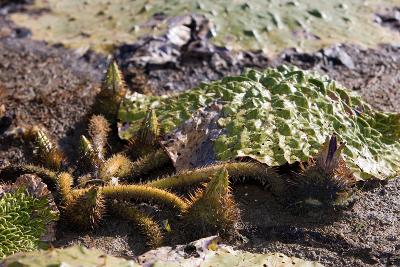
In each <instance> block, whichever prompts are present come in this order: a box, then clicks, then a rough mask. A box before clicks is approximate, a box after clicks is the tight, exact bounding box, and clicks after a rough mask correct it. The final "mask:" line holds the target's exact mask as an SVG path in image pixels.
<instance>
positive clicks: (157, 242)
mask: <svg viewBox="0 0 400 267" xmlns="http://www.w3.org/2000/svg"><path fill="white" fill-rule="evenodd" d="M108 206H109V208H110V210H111V212H112V213H114V214H116V215H117V216H119V217H121V218H123V219H127V220H132V221H133V222H134V223H135V224H136V225H138V226H139V228H140V230H141V231H142V233H143V235H145V236H146V239H147V245H148V246H149V247H150V248H157V247H159V246H161V245H162V242H163V235H162V232H161V229H160V226H159V225H158V223H156V222H155V221H154V220H153V219H152V218H151V217H150V216H148V215H146V214H145V213H143V212H142V211H140V210H139V209H137V208H136V207H134V206H132V204H128V203H126V202H122V201H110V204H109V205H108Z"/></svg>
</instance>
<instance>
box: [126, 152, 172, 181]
mask: <svg viewBox="0 0 400 267" xmlns="http://www.w3.org/2000/svg"><path fill="white" fill-rule="evenodd" d="M169 162H170V158H169V157H168V155H167V154H166V152H165V151H164V150H162V149H158V150H156V151H154V152H151V153H149V154H147V155H146V156H144V157H143V158H141V159H139V160H137V161H135V162H134V163H133V165H132V173H131V175H130V176H129V180H130V181H135V180H138V178H140V177H143V176H145V175H147V174H149V173H150V172H151V171H153V170H155V169H157V168H159V167H161V166H163V165H165V164H168V163H169Z"/></svg>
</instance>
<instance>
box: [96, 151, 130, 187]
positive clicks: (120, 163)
mask: <svg viewBox="0 0 400 267" xmlns="http://www.w3.org/2000/svg"><path fill="white" fill-rule="evenodd" d="M132 170H133V163H132V161H130V160H129V159H128V158H127V157H126V156H125V155H122V154H115V155H113V156H112V157H111V158H109V159H108V160H107V161H106V162H105V163H104V164H103V165H102V166H101V168H100V172H99V177H100V179H101V180H103V181H104V182H109V181H110V180H111V179H112V178H113V177H117V178H124V177H126V176H128V175H130V174H131V173H132Z"/></svg>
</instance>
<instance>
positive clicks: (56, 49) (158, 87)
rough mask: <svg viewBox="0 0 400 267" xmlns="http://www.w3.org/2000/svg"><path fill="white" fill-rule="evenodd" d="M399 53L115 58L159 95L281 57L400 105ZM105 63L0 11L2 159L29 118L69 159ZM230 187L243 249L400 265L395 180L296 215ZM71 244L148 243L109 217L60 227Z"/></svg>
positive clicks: (129, 246) (127, 53)
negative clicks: (350, 200) (152, 60)
mask: <svg viewBox="0 0 400 267" xmlns="http://www.w3.org/2000/svg"><path fill="white" fill-rule="evenodd" d="M186 52H187V51H186ZM399 52H400V47H396V46H390V45H383V46H381V47H379V48H376V49H363V48H360V47H356V46H352V45H340V46H336V47H331V48H329V49H324V50H321V51H319V52H317V53H313V54H303V53H297V52H296V51H291V50H288V51H284V52H283V53H282V54H281V55H280V56H279V57H277V58H275V59H267V58H265V57H264V56H263V55H261V54H260V53H250V52H241V53H237V54H231V53H229V52H227V51H224V52H223V53H219V52H218V51H217V52H215V51H214V52H213V53H200V54H199V53H186V54H185V53H183V54H185V56H181V57H179V59H178V61H177V62H174V64H163V65H156V66H155V65H145V66H136V65H135V64H133V63H132V62H130V60H129V59H130V58H132V57H134V55H135V49H133V48H132V47H131V48H129V47H121V48H120V49H119V50H117V52H116V58H117V59H118V60H119V63H120V64H121V66H122V67H123V72H124V73H125V74H126V75H127V77H128V84H129V85H130V86H131V89H133V90H139V91H140V90H141V88H135V86H136V87H137V86H138V82H137V79H136V78H135V77H136V76H135V75H136V74H135V73H137V69H139V68H140V69H141V70H142V71H143V72H144V74H145V76H146V77H147V79H148V82H145V84H144V85H145V86H149V87H150V88H151V90H150V91H152V92H153V93H159V94H160V93H169V92H172V91H175V90H184V89H186V88H190V87H193V86H196V85H198V84H199V83H201V82H206V81H209V80H215V79H220V78H222V77H223V76H226V75H229V74H238V73H240V72H241V71H242V70H243V69H244V68H246V67H255V68H263V67H267V66H274V65H279V64H282V63H284V64H294V65H297V66H300V67H302V68H305V69H315V70H317V71H319V72H322V73H325V74H327V75H329V76H330V77H331V78H334V79H336V80H337V81H339V82H341V83H342V84H343V85H345V86H347V87H348V88H350V89H353V90H355V91H357V92H359V93H360V94H361V95H362V96H363V97H364V99H366V100H367V101H368V102H369V103H370V104H371V105H373V106H374V107H376V108H378V109H382V110H387V111H398V112H399V111H400V90H399V88H398V84H399V81H400V72H399V70H400V53H399ZM105 62H106V58H104V57H102V56H99V55H95V54H93V53H89V54H86V55H84V56H83V57H81V56H78V55H76V54H75V53H74V51H70V50H68V49H65V48H63V47H60V46H49V45H47V44H45V43H42V42H36V41H32V40H31V39H29V32H26V30H24V29H18V28H16V27H15V26H14V25H13V24H12V23H10V22H8V21H7V20H6V18H5V16H0V89H1V90H0V91H1V92H2V94H1V96H2V98H1V99H0V100H1V103H3V104H4V105H5V109H6V112H5V117H7V118H8V119H6V120H5V121H3V120H1V121H0V124H1V125H0V130H1V136H0V160H1V165H2V166H4V165H6V164H11V163H21V162H29V161H31V158H30V153H29V151H27V149H24V147H26V146H25V144H24V143H23V142H22V141H21V140H20V139H18V138H12V137H10V136H7V135H6V134H4V132H7V131H12V130H15V129H16V127H18V126H24V125H29V124H40V125H43V126H45V127H46V128H47V129H48V130H49V132H50V134H51V135H52V137H53V138H54V140H57V142H58V144H59V145H60V147H61V148H62V149H63V150H65V151H66V154H67V155H68V157H69V159H70V161H71V162H74V161H75V160H76V158H77V155H76V151H77V150H76V147H77V144H78V140H79V135H80V134H81V133H82V132H84V131H85V128H86V122H87V113H88V112H89V110H90V105H91V103H92V102H93V100H94V96H95V94H96V92H97V88H98V85H99V82H100V80H101V76H102V73H103V72H104V68H105ZM139 85H140V86H143V83H139ZM1 103H0V104H1ZM3 118H4V117H3ZM5 122H7V123H5ZM10 122H11V124H10ZM9 124H10V125H9ZM234 194H235V198H236V199H237V201H238V202H239V205H240V207H241V209H242V216H243V223H244V230H243V231H242V234H243V235H244V236H245V237H246V239H248V241H247V242H246V243H244V244H242V245H240V248H243V249H245V250H250V251H257V252H272V251H273V252H275V251H279V252H282V253H285V254H287V255H289V256H298V257H302V258H305V259H310V260H317V261H320V262H321V263H323V264H325V265H326V266H400V259H399V258H400V238H399V237H400V180H399V179H397V180H392V181H389V182H388V183H387V184H380V185H377V186H374V187H373V188H371V189H368V190H367V189H363V190H360V191H359V193H358V199H357V201H356V202H355V204H354V205H353V206H352V207H350V208H349V209H348V210H344V211H341V212H338V211H337V212H333V211H326V210H316V211H315V210H313V211H309V212H306V213H303V214H294V213H293V212H292V210H291V209H290V208H289V207H285V206H284V205H282V204H279V203H277V202H276V201H275V199H274V198H273V197H272V196H271V195H270V194H269V193H268V191H266V190H264V189H262V188H261V187H259V186H255V185H238V186H235V187H234ZM157 216H158V215H157ZM160 216H162V215H160ZM156 218H158V217H156ZM160 218H161V217H160ZM171 225H172V227H174V224H171ZM72 243H81V244H84V245H87V246H89V247H97V248H99V249H102V250H104V251H105V252H107V253H111V254H114V255H118V256H124V257H132V256H135V255H139V254H140V253H142V252H144V251H145V250H146V248H145V247H144V246H143V244H144V240H143V237H142V236H141V235H140V234H139V233H138V230H137V229H135V228H134V227H133V226H132V225H131V224H130V223H129V222H126V221H120V220H116V219H114V218H106V220H105V221H104V223H103V224H102V226H101V227H100V228H99V229H97V230H94V231H91V232H85V233H82V232H74V231H73V230H71V229H68V227H67V225H61V226H60V228H59V233H58V241H57V242H56V243H55V244H54V245H56V246H61V245H67V244H72Z"/></svg>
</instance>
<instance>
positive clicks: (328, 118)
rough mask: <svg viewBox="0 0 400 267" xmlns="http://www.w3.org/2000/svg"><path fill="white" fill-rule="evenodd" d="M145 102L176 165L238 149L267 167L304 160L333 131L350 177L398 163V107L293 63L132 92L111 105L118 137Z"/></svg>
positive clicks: (136, 123) (387, 171)
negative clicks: (369, 99) (173, 91)
mask: <svg viewBox="0 0 400 267" xmlns="http://www.w3.org/2000/svg"><path fill="white" fill-rule="evenodd" d="M149 108H151V109H152V110H154V111H155V113H156V115H157V118H158V120H159V122H160V128H161V131H162V132H163V133H165V135H164V141H163V145H164V146H165V149H166V151H167V152H168V153H169V155H170V158H171V159H172V161H173V163H174V165H175V167H178V169H179V168H182V169H190V168H193V167H198V166H201V165H204V162H207V164H209V163H210V162H213V161H226V160H234V159H237V158H243V157H250V158H253V159H255V160H257V161H260V162H262V163H265V164H267V165H268V166H270V167H274V166H282V165H284V164H286V163H289V164H292V163H295V162H306V161H307V160H308V159H309V158H310V157H313V156H315V155H316V154H317V153H318V151H319V149H320V148H321V146H322V145H323V143H324V142H325V138H326V137H327V136H331V135H332V134H335V135H336V136H337V139H338V140H339V141H340V142H343V143H345V146H344V148H343V153H342V155H343V159H344V161H345V163H346V165H347V166H348V168H350V170H351V171H352V172H353V174H354V176H355V178H356V179H357V180H363V179H369V178H372V177H374V178H377V179H387V178H392V177H395V176H396V175H397V174H398V173H399V170H400V142H399V137H400V114H396V113H385V112H379V111H375V110H372V109H371V108H370V106H369V105H368V104H367V103H365V102H363V101H362V100H361V99H360V97H358V96H356V95H354V94H353V93H352V92H350V91H348V90H346V89H345V88H343V87H342V86H340V85H339V84H337V83H336V82H335V81H333V80H330V79H329V78H328V77H324V76H320V75H318V74H315V73H310V72H307V71H302V70H299V69H296V68H288V67H285V66H282V67H279V68H277V69H267V70H265V71H263V72H259V71H255V70H249V71H247V72H246V73H244V74H243V75H241V76H237V77H227V78H224V79H223V80H221V81H216V82H212V83H209V84H203V85H201V86H199V87H197V88H194V89H191V90H189V91H187V92H183V93H180V94H177V95H172V96H144V95H141V94H138V93H133V94H131V95H129V96H127V98H126V100H125V101H124V102H123V103H122V105H121V108H120V110H119V119H120V120H121V122H122V123H121V127H120V129H119V134H120V136H121V137H122V138H124V139H129V138H131V137H132V136H134V135H136V134H137V132H138V130H139V128H140V125H141V123H142V121H143V119H144V118H145V114H146V112H147V110H149ZM208 113H211V114H212V117H210V118H209V117H207V116H205V115H204V114H208ZM194 139H196V140H195V141H193V140H194ZM176 143H179V145H177V144H176ZM204 146H207V147H208V149H203V148H204ZM188 147H189V149H188ZM202 152H203V153H202ZM210 152H213V153H212V154H210ZM204 153H205V154H204ZM188 158H190V159H191V160H190V161H188V160H187V159H188Z"/></svg>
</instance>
